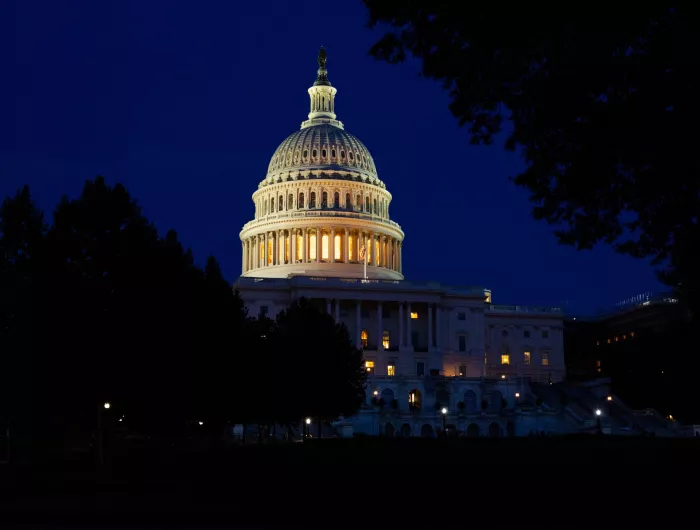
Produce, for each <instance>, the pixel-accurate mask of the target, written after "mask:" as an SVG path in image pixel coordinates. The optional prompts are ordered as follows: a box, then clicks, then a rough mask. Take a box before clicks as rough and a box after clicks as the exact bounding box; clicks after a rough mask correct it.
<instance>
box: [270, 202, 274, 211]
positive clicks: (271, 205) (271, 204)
mask: <svg viewBox="0 0 700 530" xmlns="http://www.w3.org/2000/svg"><path fill="white" fill-rule="evenodd" d="M274 212H275V199H270V213H274Z"/></svg>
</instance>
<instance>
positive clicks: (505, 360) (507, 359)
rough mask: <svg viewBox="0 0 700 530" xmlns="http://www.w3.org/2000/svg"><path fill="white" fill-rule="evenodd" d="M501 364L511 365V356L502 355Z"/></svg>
mask: <svg viewBox="0 0 700 530" xmlns="http://www.w3.org/2000/svg"><path fill="white" fill-rule="evenodd" d="M501 364H510V355H509V354H507V353H504V354H502V355H501Z"/></svg>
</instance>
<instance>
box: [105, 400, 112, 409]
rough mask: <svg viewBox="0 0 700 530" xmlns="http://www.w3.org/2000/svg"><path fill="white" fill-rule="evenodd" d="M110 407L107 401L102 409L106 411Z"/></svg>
mask: <svg viewBox="0 0 700 530" xmlns="http://www.w3.org/2000/svg"><path fill="white" fill-rule="evenodd" d="M111 406H112V405H110V404H109V401H107V402H106V403H105V404H104V407H105V408H106V409H108V408H109V407H111Z"/></svg>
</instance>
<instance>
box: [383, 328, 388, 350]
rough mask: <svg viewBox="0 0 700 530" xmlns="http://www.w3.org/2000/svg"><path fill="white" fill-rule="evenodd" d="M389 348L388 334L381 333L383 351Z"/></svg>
mask: <svg viewBox="0 0 700 530" xmlns="http://www.w3.org/2000/svg"><path fill="white" fill-rule="evenodd" d="M389 346H390V344H389V332H388V331H385V332H384V333H382V347H383V348H384V349H385V350H388V349H389Z"/></svg>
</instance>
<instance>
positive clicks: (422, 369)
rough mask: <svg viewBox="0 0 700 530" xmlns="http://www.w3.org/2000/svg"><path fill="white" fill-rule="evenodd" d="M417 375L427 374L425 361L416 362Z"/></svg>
mask: <svg viewBox="0 0 700 530" xmlns="http://www.w3.org/2000/svg"><path fill="white" fill-rule="evenodd" d="M416 376H417V377H424V376H425V363H424V362H423V361H418V362H417V363H416Z"/></svg>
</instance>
